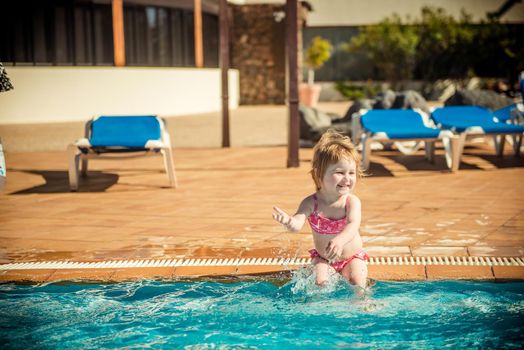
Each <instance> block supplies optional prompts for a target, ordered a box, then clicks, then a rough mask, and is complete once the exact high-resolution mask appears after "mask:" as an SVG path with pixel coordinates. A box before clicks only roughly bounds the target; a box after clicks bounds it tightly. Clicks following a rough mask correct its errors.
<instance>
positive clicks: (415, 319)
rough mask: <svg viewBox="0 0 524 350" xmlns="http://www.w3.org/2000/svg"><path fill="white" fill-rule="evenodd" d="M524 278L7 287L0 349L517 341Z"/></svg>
mask: <svg viewBox="0 0 524 350" xmlns="http://www.w3.org/2000/svg"><path fill="white" fill-rule="evenodd" d="M523 320H524V283H504V284H495V283H481V282H459V281H443V282H402V283H389V282H388V283H386V282H378V283H376V284H375V285H374V286H373V287H372V295H369V296H368V297H367V298H366V299H365V300H361V299H357V298H356V297H355V295H354V293H353V290H352V289H351V287H349V286H347V285H346V284H345V283H344V282H343V281H340V280H335V281H331V285H330V286H328V287H327V288H325V289H323V290H320V289H318V288H316V287H314V286H313V285H312V284H311V279H310V278H309V277H304V276H301V275H300V274H299V273H297V274H295V276H294V277H293V278H292V279H291V280H289V279H278V278H277V279H273V280H270V279H265V280H239V279H223V280H207V281H206V280H200V281H195V280H192V281H176V282H159V281H140V282H132V283H118V284H72V283H67V284H48V285H42V286H34V285H33V286H31V285H14V284H6V285H1V286H0V332H1V333H0V344H3V346H2V348H4V349H5V348H23V349H42V348H53V349H56V348H75V349H100V348H123V347H125V348H130V349H131V348H146V347H147V348H187V349H214V348H220V349H229V348H235V349H237V348H249V349H258V348H260V349H268V348H270V349H271V348H273V349H294V348H296V347H297V346H300V348H305V349H316V348H319V347H322V348H357V347H358V348H417V349H420V348H424V349H431V348H441V347H450V348H499V347H505V348H520V346H521V345H522V341H523V340H524V323H523Z"/></svg>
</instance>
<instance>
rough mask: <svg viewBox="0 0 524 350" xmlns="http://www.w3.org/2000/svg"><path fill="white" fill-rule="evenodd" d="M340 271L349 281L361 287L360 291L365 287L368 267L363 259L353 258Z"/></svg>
mask: <svg viewBox="0 0 524 350" xmlns="http://www.w3.org/2000/svg"><path fill="white" fill-rule="evenodd" d="M340 273H341V274H342V276H344V278H346V279H347V280H348V281H349V283H351V284H355V285H357V286H359V287H360V288H362V291H363V290H364V289H366V282H367V279H368V267H367V265H366V262H365V261H364V260H360V259H358V258H354V259H353V260H351V261H350V262H349V264H347V265H346V266H345V267H344V269H343V270H342V271H341V272H340Z"/></svg>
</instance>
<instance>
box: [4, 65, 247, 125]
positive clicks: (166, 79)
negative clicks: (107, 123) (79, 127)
mask: <svg viewBox="0 0 524 350" xmlns="http://www.w3.org/2000/svg"><path fill="white" fill-rule="evenodd" d="M6 71H7V74H8V76H9V77H10V79H11V82H12V83H13V86H14V90H11V91H8V92H3V93H0V124H16V123H47V122H64V121H85V120H87V119H88V118H90V117H92V116H94V115H100V114H106V115H111V114H113V115H123V114H129V115H133V114H134V115H137V114H157V115H160V116H162V117H171V116H178V115H187V114H195V113H206V112H214V111H219V110H220V109H221V104H222V102H221V94H220V86H221V83H220V70H219V69H210V68H204V69H195V68H143V67H140V68H138V67H125V68H116V67H9V66H7V67H6ZM238 98H239V83H238V71H237V70H230V71H229V101H230V108H237V107H238Z"/></svg>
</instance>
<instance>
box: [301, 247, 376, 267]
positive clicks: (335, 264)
mask: <svg viewBox="0 0 524 350" xmlns="http://www.w3.org/2000/svg"><path fill="white" fill-rule="evenodd" d="M309 255H310V256H311V258H319V259H322V260H324V261H326V262H328V263H329V261H328V260H327V259H324V258H323V257H321V256H320V254H319V253H318V251H317V250H316V249H311V250H310V251H309ZM353 259H360V260H363V261H366V260H369V255H368V253H366V251H365V250H364V249H361V250H359V251H358V252H357V253H356V254H355V255H353V256H351V257H349V258H347V259H345V260H339V261H333V262H331V263H329V265H331V267H333V268H334V269H335V271H337V272H340V271H342V270H343V269H344V267H346V265H347V264H349V263H350V261H351V260H353Z"/></svg>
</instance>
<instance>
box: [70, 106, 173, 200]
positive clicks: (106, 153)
mask: <svg viewBox="0 0 524 350" xmlns="http://www.w3.org/2000/svg"><path fill="white" fill-rule="evenodd" d="M138 117H140V116H138ZM97 118H99V117H94V118H92V119H90V120H89V121H87V122H86V124H85V132H84V135H85V137H84V138H81V139H79V140H77V141H76V142H75V143H72V144H70V145H69V146H68V147H67V153H68V160H69V186H70V189H71V191H78V175H79V174H78V173H79V165H81V175H82V177H87V168H88V160H89V159H95V158H96V159H105V160H115V159H130V158H136V157H143V156H149V155H160V156H162V157H163V161H164V168H165V171H166V173H167V175H168V178H169V186H170V187H174V188H176V187H177V186H178V182H177V178H176V173H175V164H174V162H173V151H172V147H171V138H170V136H169V133H168V131H167V125H166V121H165V120H164V119H163V118H160V117H158V116H155V118H156V119H157V121H158V123H159V125H160V139H158V140H148V141H147V142H146V144H145V145H144V147H143V148H136V149H135V148H129V147H118V146H114V147H104V148H103V150H101V149H100V148H98V147H97V148H93V147H92V145H91V143H90V142H89V139H90V138H91V126H92V124H93V122H94V121H95V120H96V119H97ZM112 118H119V117H118V116H114V117H112ZM123 154H125V156H124V155H123Z"/></svg>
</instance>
